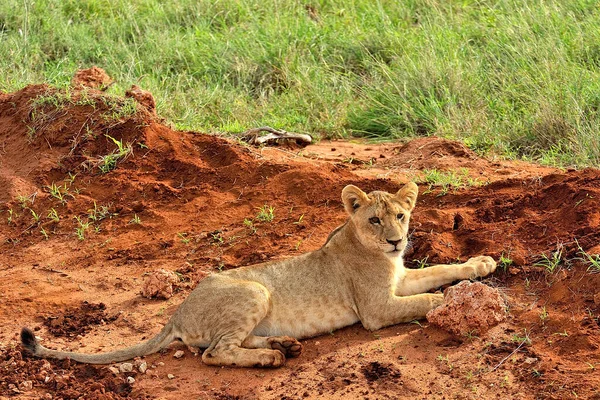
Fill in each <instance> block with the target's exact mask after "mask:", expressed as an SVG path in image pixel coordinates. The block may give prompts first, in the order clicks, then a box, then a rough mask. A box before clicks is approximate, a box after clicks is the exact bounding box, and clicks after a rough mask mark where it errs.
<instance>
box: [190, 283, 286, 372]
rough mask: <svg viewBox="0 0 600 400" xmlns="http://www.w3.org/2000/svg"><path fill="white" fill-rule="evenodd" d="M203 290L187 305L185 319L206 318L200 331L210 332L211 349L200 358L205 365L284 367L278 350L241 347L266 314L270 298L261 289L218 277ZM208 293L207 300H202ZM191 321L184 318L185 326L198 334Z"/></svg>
mask: <svg viewBox="0 0 600 400" xmlns="http://www.w3.org/2000/svg"><path fill="white" fill-rule="evenodd" d="M204 286H206V288H204V287H202V288H201V290H200V291H199V292H197V293H198V295H197V296H196V294H195V295H194V297H193V298H192V299H190V301H188V302H186V303H187V304H186V308H189V309H190V311H189V313H188V314H187V315H190V316H195V315H198V317H196V319H197V320H199V319H202V318H205V320H204V321H203V323H202V324H201V325H202V327H203V328H202V329H207V328H208V329H210V331H212V335H211V339H210V345H209V346H208V348H207V349H206V350H205V351H204V353H203V354H202V361H204V363H206V364H208V365H218V366H235V367H280V366H281V365H283V364H284V363H285V355H284V353H283V352H281V351H279V349H273V348H272V346H255V347H260V348H246V347H253V346H244V345H243V342H244V341H245V340H246V339H247V338H248V337H249V336H250V333H251V332H252V331H253V330H254V328H256V326H257V325H258V324H259V323H260V322H261V321H262V320H263V319H264V318H265V316H266V315H267V313H268V311H269V307H270V300H269V297H270V295H269V292H268V290H267V289H266V288H265V287H264V286H263V285H260V284H258V283H256V282H249V281H244V280H237V279H231V278H227V277H219V276H217V277H214V278H213V279H212V281H208V282H207V283H206V284H205V285H204ZM207 289H210V296H201V294H202V293H206V292H207V291H208V290H207ZM182 308H183V306H182ZM209 310H211V311H209ZM214 310H219V312H214ZM184 311H185V310H184ZM193 320H194V318H191V319H190V318H187V319H186V323H185V324H186V326H189V327H190V328H192V329H193V330H198V329H197V328H195V327H194V326H193V324H194V321H193ZM250 342H252V340H250ZM254 342H257V341H254ZM254 344H256V343H254ZM259 344H260V343H259Z"/></svg>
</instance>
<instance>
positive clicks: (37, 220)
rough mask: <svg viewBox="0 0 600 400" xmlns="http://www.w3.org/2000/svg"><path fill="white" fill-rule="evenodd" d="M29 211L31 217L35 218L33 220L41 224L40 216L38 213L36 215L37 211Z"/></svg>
mask: <svg viewBox="0 0 600 400" xmlns="http://www.w3.org/2000/svg"><path fill="white" fill-rule="evenodd" d="M29 211H30V212H31V216H32V217H33V220H34V221H35V222H39V221H40V215H39V214H38V213H36V212H35V211H33V209H31V208H30V209H29Z"/></svg>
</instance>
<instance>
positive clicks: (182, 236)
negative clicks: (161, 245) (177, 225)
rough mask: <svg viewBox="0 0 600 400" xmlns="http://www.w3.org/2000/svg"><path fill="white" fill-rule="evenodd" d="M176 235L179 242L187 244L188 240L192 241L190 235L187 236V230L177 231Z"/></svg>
mask: <svg viewBox="0 0 600 400" xmlns="http://www.w3.org/2000/svg"><path fill="white" fill-rule="evenodd" d="M177 237H179V239H180V240H181V243H183V244H188V243H189V242H191V241H192V239H191V238H190V237H188V233H187V232H177Z"/></svg>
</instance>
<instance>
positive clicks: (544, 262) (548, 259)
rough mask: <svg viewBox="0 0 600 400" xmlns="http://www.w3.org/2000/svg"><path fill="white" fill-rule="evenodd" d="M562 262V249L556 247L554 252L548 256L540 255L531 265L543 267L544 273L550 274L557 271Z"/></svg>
mask: <svg viewBox="0 0 600 400" xmlns="http://www.w3.org/2000/svg"><path fill="white" fill-rule="evenodd" d="M562 262H563V248H562V246H558V248H557V249H556V251H553V252H552V253H550V255H549V256H548V255H546V254H542V255H541V258H540V260H539V261H538V262H536V263H534V264H533V265H535V266H538V267H544V268H545V269H546V272H547V273H549V274H552V273H554V272H556V271H557V269H558V267H559V266H560V265H561V263H562Z"/></svg>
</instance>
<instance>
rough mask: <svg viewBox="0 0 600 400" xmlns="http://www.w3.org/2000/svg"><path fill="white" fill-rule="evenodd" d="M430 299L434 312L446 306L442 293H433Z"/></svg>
mask: <svg viewBox="0 0 600 400" xmlns="http://www.w3.org/2000/svg"><path fill="white" fill-rule="evenodd" d="M430 299H431V309H432V310H433V309H434V308H438V307H439V306H441V305H442V304H444V295H443V294H442V293H432V294H431V296H430Z"/></svg>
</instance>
